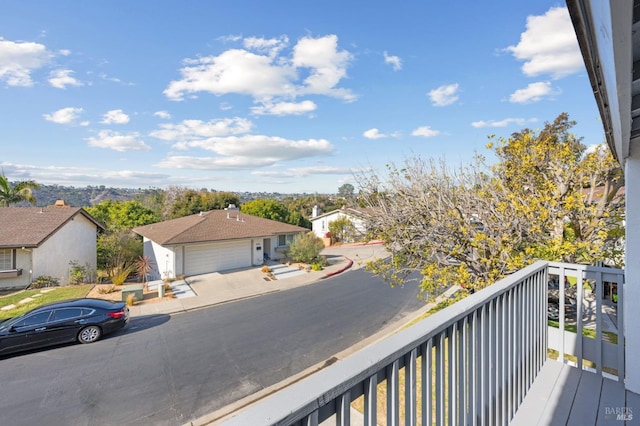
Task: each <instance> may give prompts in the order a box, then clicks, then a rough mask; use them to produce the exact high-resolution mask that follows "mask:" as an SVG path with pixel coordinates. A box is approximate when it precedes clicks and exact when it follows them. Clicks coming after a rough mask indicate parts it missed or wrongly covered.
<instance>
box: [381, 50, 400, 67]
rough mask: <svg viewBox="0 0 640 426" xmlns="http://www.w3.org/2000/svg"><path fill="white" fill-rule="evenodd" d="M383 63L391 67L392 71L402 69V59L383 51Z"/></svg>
mask: <svg viewBox="0 0 640 426" xmlns="http://www.w3.org/2000/svg"><path fill="white" fill-rule="evenodd" d="M384 63H385V64H389V65H391V66H392V67H393V70H394V71H400V70H401V69H402V60H401V59H400V58H399V57H398V56H393V55H388V54H387V52H386V51H385V52H384Z"/></svg>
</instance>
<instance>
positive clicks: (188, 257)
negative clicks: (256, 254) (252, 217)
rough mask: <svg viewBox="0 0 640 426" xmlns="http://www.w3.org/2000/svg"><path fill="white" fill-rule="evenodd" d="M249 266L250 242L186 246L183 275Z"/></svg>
mask: <svg viewBox="0 0 640 426" xmlns="http://www.w3.org/2000/svg"><path fill="white" fill-rule="evenodd" d="M247 266H251V241H232V242H226V243H216V244H203V245H197V246H187V248H186V250H185V259H184V271H185V275H199V274H207V273H209V272H216V271H224V270H227V269H235V268H244V267H247Z"/></svg>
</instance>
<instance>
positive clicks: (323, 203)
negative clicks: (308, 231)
mask: <svg viewBox="0 0 640 426" xmlns="http://www.w3.org/2000/svg"><path fill="white" fill-rule="evenodd" d="M282 204H284V206H285V207H286V208H287V210H289V211H290V212H298V213H300V215H302V216H303V217H305V218H309V217H311V213H312V211H313V206H318V208H319V209H320V211H321V212H323V213H326V212H330V211H332V210H335V209H337V208H339V207H342V206H341V205H340V206H338V205H337V204H336V200H333V199H332V198H331V197H328V196H325V195H310V196H306V197H296V198H294V197H287V198H285V199H284V200H282ZM289 223H291V222H289ZM300 226H305V227H306V228H310V227H311V223H310V222H309V224H308V226H307V225H300Z"/></svg>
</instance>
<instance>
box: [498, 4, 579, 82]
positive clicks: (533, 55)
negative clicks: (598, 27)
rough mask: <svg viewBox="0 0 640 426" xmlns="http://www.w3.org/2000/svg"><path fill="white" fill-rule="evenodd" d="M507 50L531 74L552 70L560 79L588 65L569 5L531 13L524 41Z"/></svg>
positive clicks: (521, 39) (524, 33)
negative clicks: (580, 45)
mask: <svg viewBox="0 0 640 426" xmlns="http://www.w3.org/2000/svg"><path fill="white" fill-rule="evenodd" d="M506 50H507V51H508V52H511V53H512V54H513V56H514V57H515V58H516V59H518V60H520V61H524V64H523V65H522V72H523V73H524V74H525V75H527V76H531V77H533V76H537V75H541V74H548V75H550V76H551V77H552V78H555V79H557V78H562V77H565V76H567V75H570V74H573V73H576V72H579V71H581V70H582V69H584V62H583V60H582V55H581V54H580V47H579V46H578V42H577V40H576V34H575V32H574V29H573V25H572V24H571V17H570V16H569V12H568V11H567V8H566V7H552V8H551V9H549V10H548V11H547V12H546V13H545V14H544V15H540V16H529V17H527V26H526V30H525V32H523V33H522V34H521V35H520V42H519V43H518V44H517V45H515V46H509V47H507V48H506Z"/></svg>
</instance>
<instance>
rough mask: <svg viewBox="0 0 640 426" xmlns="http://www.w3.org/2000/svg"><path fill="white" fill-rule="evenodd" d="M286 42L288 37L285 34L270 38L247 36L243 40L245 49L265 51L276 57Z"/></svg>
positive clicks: (285, 45)
mask: <svg viewBox="0 0 640 426" xmlns="http://www.w3.org/2000/svg"><path fill="white" fill-rule="evenodd" d="M288 44H289V38H288V37H287V36H281V37H280V38H270V39H265V38H259V37H247V38H245V39H244V40H243V45H244V47H245V48H246V49H249V50H254V51H258V52H262V53H267V54H268V55H269V57H271V58H274V57H276V56H277V55H278V54H279V53H280V51H281V50H282V49H284V48H285V47H287V45H288Z"/></svg>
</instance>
